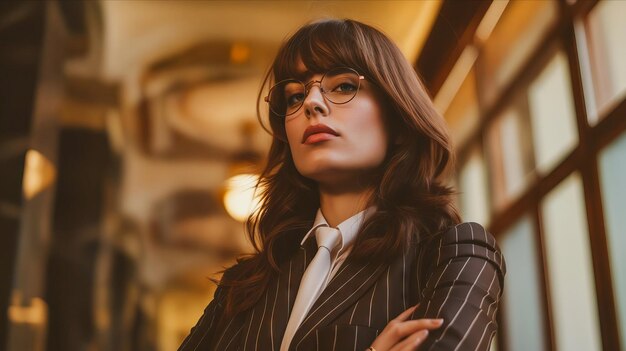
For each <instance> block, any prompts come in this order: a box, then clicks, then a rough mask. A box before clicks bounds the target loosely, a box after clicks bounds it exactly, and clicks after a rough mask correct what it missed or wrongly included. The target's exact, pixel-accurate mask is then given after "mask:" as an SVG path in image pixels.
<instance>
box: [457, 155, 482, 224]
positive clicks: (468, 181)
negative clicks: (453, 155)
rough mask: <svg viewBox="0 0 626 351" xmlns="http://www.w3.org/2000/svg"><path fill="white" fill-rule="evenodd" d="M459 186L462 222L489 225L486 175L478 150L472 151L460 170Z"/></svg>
mask: <svg viewBox="0 0 626 351" xmlns="http://www.w3.org/2000/svg"><path fill="white" fill-rule="evenodd" d="M459 185H460V187H459V190H460V193H461V194H460V196H459V197H460V202H461V212H462V213H463V220H465V221H474V222H478V223H484V224H486V223H489V205H488V202H487V174H486V172H485V162H484V160H483V157H482V155H481V154H480V151H479V149H478V148H475V149H474V150H472V153H471V155H470V157H469V159H468V160H467V162H465V164H464V165H463V168H461V172H460V174H459Z"/></svg>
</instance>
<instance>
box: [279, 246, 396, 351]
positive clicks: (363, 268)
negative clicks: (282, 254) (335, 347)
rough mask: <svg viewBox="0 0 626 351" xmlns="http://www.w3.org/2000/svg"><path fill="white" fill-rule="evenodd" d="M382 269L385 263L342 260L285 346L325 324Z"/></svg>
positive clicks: (352, 299) (377, 275)
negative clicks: (335, 272)
mask: <svg viewBox="0 0 626 351" xmlns="http://www.w3.org/2000/svg"><path fill="white" fill-rule="evenodd" d="M384 270H385V266H384V265H382V264H377V263H371V262H368V263H361V262H354V261H352V260H350V259H348V260H346V262H345V263H344V266H343V267H341V268H340V270H339V272H338V273H337V274H336V275H335V276H334V277H333V279H332V280H331V281H330V282H329V283H328V286H327V287H326V288H325V289H324V291H323V292H322V294H321V295H320V296H319V298H318V299H317V300H316V301H315V303H314V304H313V306H312V307H311V309H310V311H309V313H308V315H307V317H306V318H305V319H304V321H303V322H302V324H300V327H299V328H298V330H297V331H296V334H295V335H294V337H293V340H292V341H291V345H290V347H289V349H290V350H296V349H297V348H298V346H299V345H300V343H301V342H302V341H303V340H305V339H306V338H307V337H310V336H311V335H313V336H314V335H315V333H314V331H315V330H316V329H318V328H320V327H323V326H325V325H328V324H329V323H330V322H332V321H333V320H334V319H335V318H336V317H337V316H339V315H340V314H341V313H342V312H343V311H345V309H346V308H348V307H350V306H351V305H353V304H354V303H355V302H356V301H357V300H358V299H359V298H360V297H361V296H362V295H363V294H364V293H365V292H366V291H368V290H369V287H370V286H371V285H372V284H374V282H376V280H377V279H378V277H379V276H380V274H381V273H382V272H383V271H384ZM294 299H295V296H294ZM292 303H293V302H292Z"/></svg>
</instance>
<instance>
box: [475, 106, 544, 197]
mask: <svg viewBox="0 0 626 351" xmlns="http://www.w3.org/2000/svg"><path fill="white" fill-rule="evenodd" d="M522 97H523V96H522ZM487 139H488V140H487V143H488V145H489V149H488V151H489V163H490V171H491V179H492V191H493V199H494V204H495V207H496V208H501V207H503V206H506V205H507V204H508V203H509V202H510V200H511V199H513V198H515V197H517V196H518V195H519V194H520V193H522V192H523V191H524V190H525V189H526V186H527V185H528V183H529V180H530V179H531V176H532V174H533V172H532V171H533V168H534V160H533V153H532V143H530V142H528V140H530V139H531V136H530V122H529V118H528V107H527V104H526V103H525V101H524V99H518V101H517V102H516V103H515V104H514V105H512V106H510V107H509V108H507V109H506V110H505V111H504V112H503V113H502V114H501V115H500V116H498V117H497V118H496V120H495V121H494V123H493V124H492V125H491V126H490V129H489V131H488V134H487Z"/></svg>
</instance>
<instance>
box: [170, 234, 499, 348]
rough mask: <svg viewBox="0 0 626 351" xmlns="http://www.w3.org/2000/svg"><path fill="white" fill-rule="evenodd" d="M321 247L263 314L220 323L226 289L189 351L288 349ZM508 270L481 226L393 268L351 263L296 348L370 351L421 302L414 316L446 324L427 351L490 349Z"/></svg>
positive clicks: (255, 311)
mask: <svg viewBox="0 0 626 351" xmlns="http://www.w3.org/2000/svg"><path fill="white" fill-rule="evenodd" d="M315 250H316V247H315V243H314V242H313V241H312V240H311V241H308V242H307V243H306V244H305V246H304V247H301V248H300V250H299V251H298V252H297V253H296V254H295V255H294V256H293V258H292V259H291V260H289V261H288V262H286V263H285V264H284V265H283V266H282V267H281V272H280V274H279V275H278V276H277V277H276V278H275V279H273V280H272V281H271V282H270V284H269V288H268V289H267V291H266V292H265V294H264V295H263V296H262V298H261V299H259V301H258V302H257V304H256V305H255V306H254V307H253V308H250V309H249V310H248V311H246V312H243V313H240V314H239V315H238V316H236V317H235V318H232V319H230V320H229V321H225V322H223V323H220V325H217V324H218V323H217V322H216V321H217V320H218V319H219V318H218V317H219V316H220V313H221V311H222V306H223V301H224V293H223V291H222V290H221V288H219V287H218V289H217V290H216V292H215V296H214V299H213V301H212V302H211V303H210V304H209V305H208V306H207V308H206V309H205V311H204V314H203V315H202V317H201V318H200V320H199V321H198V323H197V324H196V326H195V327H193V328H192V329H191V332H190V334H189V335H188V336H187V338H186V339H185V340H184V341H183V343H182V344H181V346H180V348H179V351H198V350H279V348H280V344H281V341H282V337H283V334H284V332H285V329H286V326H287V322H288V320H289V315H290V313H291V308H292V307H293V304H294V301H295V298H296V293H297V289H298V286H299V285H300V279H301V278H302V274H303V273H304V271H305V269H306V267H307V265H308V264H309V262H310V261H311V260H312V258H313V256H314V254H315ZM231 269H232V268H231ZM505 272H506V268H505V262H504V259H503V257H502V254H501V252H500V249H499V248H498V246H497V244H496V241H495V239H494V237H493V236H492V235H491V234H490V233H488V232H487V231H486V230H485V229H484V228H483V227H482V226H481V225H480V224H478V223H472V222H468V223H461V224H459V225H457V226H455V227H452V228H449V229H448V230H446V231H444V232H442V233H438V234H436V235H433V236H431V237H429V238H426V239H424V240H421V241H420V242H418V243H416V244H414V246H413V247H411V249H410V250H408V252H405V253H403V254H399V255H398V257H397V259H396V260H395V261H394V262H392V263H391V264H388V265H379V264H374V263H362V262H361V263H359V262H355V261H351V260H350V258H349V257H348V259H347V260H346V262H344V264H343V265H342V266H341V268H340V270H339V271H338V272H337V274H336V275H335V276H334V277H333V279H332V280H331V281H330V282H329V284H328V286H327V287H326V289H325V290H324V291H323V292H322V294H321V295H320V297H319V298H318V299H317V301H316V302H315V303H314V304H313V306H312V307H311V309H310V311H309V313H308V315H307V316H306V317H305V319H304V321H303V322H302V324H301V325H300V327H299V329H298V330H297V331H296V334H295V336H294V338H293V340H292V342H291V345H290V350H294V351H295V350H302V351H304V350H359V351H362V350H364V349H366V348H367V347H369V345H371V343H372V342H373V341H374V339H375V338H376V336H377V335H378V334H379V333H380V332H381V331H382V330H383V328H384V327H385V326H386V325H387V323H388V322H389V321H390V320H391V319H393V318H395V317H396V316H397V315H398V314H400V313H401V312H402V311H404V310H406V309H407V308H409V307H410V306H412V305H414V304H417V303H419V306H418V308H416V309H415V311H414V312H413V315H412V316H411V318H413V319H418V318H443V319H444V323H443V325H442V326H441V327H440V328H439V329H437V330H434V331H431V332H430V334H429V336H428V338H427V340H426V342H425V343H424V344H422V346H421V347H420V350H488V349H489V347H490V343H491V340H492V337H493V336H494V334H495V333H496V330H497V325H496V310H497V309H498V301H499V299H500V296H501V294H502V288H503V282H504V275H505ZM225 274H228V271H227V272H226V273H225Z"/></svg>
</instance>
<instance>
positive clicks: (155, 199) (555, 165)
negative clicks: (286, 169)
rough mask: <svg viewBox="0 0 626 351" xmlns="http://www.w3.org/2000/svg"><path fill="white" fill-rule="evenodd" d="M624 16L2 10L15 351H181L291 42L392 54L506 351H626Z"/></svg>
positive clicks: (0, 129)
mask: <svg viewBox="0 0 626 351" xmlns="http://www.w3.org/2000/svg"><path fill="white" fill-rule="evenodd" d="M625 14H626V1H618V0H613V1H611V0H606V1H583V0H578V1H577V0H535V1H524V0H511V1H505V0H496V1H488V0H480V1H478V0H477V1H453V0H441V1H440V0H433V1H426V0H424V1H289V2H288V1H147V0H146V1H104V0H93V1H3V2H0V307H1V311H0V312H1V313H0V349H6V350H11V351H18V350H19V351H22V350H49V351H56V350H59V351H60V350H63V351H74V350H77V351H79V350H104V351H108V350H139V351H143V350H172V349H176V348H177V347H178V345H179V344H180V342H181V341H182V339H183V338H184V337H185V336H186V335H187V333H188V332H189V329H190V328H191V327H192V326H193V325H194V324H195V322H196V321H197V319H198V318H199V317H200V315H201V313H202V310H203V308H204V307H205V306H206V304H207V303H208V302H209V301H210V300H211V298H212V294H213V290H214V284H213V283H211V282H210V280H209V278H219V274H218V273H217V272H218V271H220V270H221V269H222V268H223V267H226V266H229V265H230V264H232V263H233V262H234V259H235V258H236V257H237V256H238V255H240V254H241V253H245V252H250V251H251V250H252V248H251V247H250V245H249V243H248V242H247V241H246V239H245V237H244V231H243V224H242V222H241V221H242V218H243V217H245V215H246V214H247V213H248V211H249V209H250V208H251V207H253V206H254V197H253V194H252V193H251V192H250V191H249V187H250V185H251V184H253V182H254V179H255V178H254V177H255V174H256V173H258V172H259V169H260V167H261V165H262V164H263V162H264V155H265V153H266V152H267V149H268V146H269V142H270V138H269V136H268V135H267V134H266V133H265V132H264V131H263V130H262V128H260V126H259V124H258V122H257V119H256V105H255V102H256V98H257V94H258V90H259V88H260V83H261V79H262V76H263V74H264V72H265V71H266V69H267V68H268V66H269V64H270V61H271V59H272V58H273V55H274V54H275V52H276V50H277V49H278V46H279V45H280V43H281V42H282V40H283V39H284V38H285V37H287V36H288V35H289V34H290V33H292V32H293V31H295V30H296V29H297V28H298V27H299V26H301V25H302V24H304V23H307V22H308V21H310V20H314V19H318V18H322V17H329V16H330V17H350V18H354V19H357V20H361V21H364V22H366V23H369V24H372V25H374V26H376V27H378V28H380V29H382V30H383V31H384V32H386V33H387V34H388V35H389V36H390V37H391V38H392V39H393V40H394V41H396V42H397V43H398V45H399V46H400V48H401V49H402V51H403V52H404V54H405V55H406V57H407V59H408V60H409V61H410V62H412V63H413V64H414V67H415V69H416V71H417V72H418V74H419V75H420V76H421V77H422V78H423V80H424V82H425V84H426V86H427V87H428V89H429V91H430V93H431V95H432V97H433V99H434V101H435V104H436V106H437V108H438V109H439V111H440V112H441V114H442V115H443V116H444V117H445V118H446V120H447V121H448V123H449V125H450V128H451V131H452V134H453V137H454V141H455V144H456V146H457V154H458V155H457V156H458V162H457V172H456V176H455V177H454V179H451V180H450V181H451V182H452V183H453V184H455V185H456V186H457V187H458V189H459V191H460V195H459V197H458V199H457V200H458V206H459V207H460V208H461V210H462V213H463V216H464V220H466V221H477V222H481V223H483V224H485V225H487V226H488V227H489V229H490V230H491V231H492V232H493V233H494V234H495V235H496V236H497V238H498V240H499V243H500V245H501V247H502V249H503V251H504V254H505V257H506V258H507V268H508V270H509V271H508V274H507V282H506V283H507V285H506V288H505V293H504V296H503V301H502V303H501V305H500V306H501V308H500V310H499V311H498V318H499V333H498V336H497V339H496V342H495V343H494V344H493V348H494V349H497V350H503V351H509V350H567V351H569V350H622V351H624V350H626V255H625V254H626V252H625V248H626V229H624V228H626V210H624V209H625V208H626V200H625V199H626V185H624V184H623V182H624V181H626V101H625V100H626V99H625V97H626V65H625V64H624V63H623V62H626V46H625V45H624V38H625V37H626V21H624V20H623V19H624V15H625Z"/></svg>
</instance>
